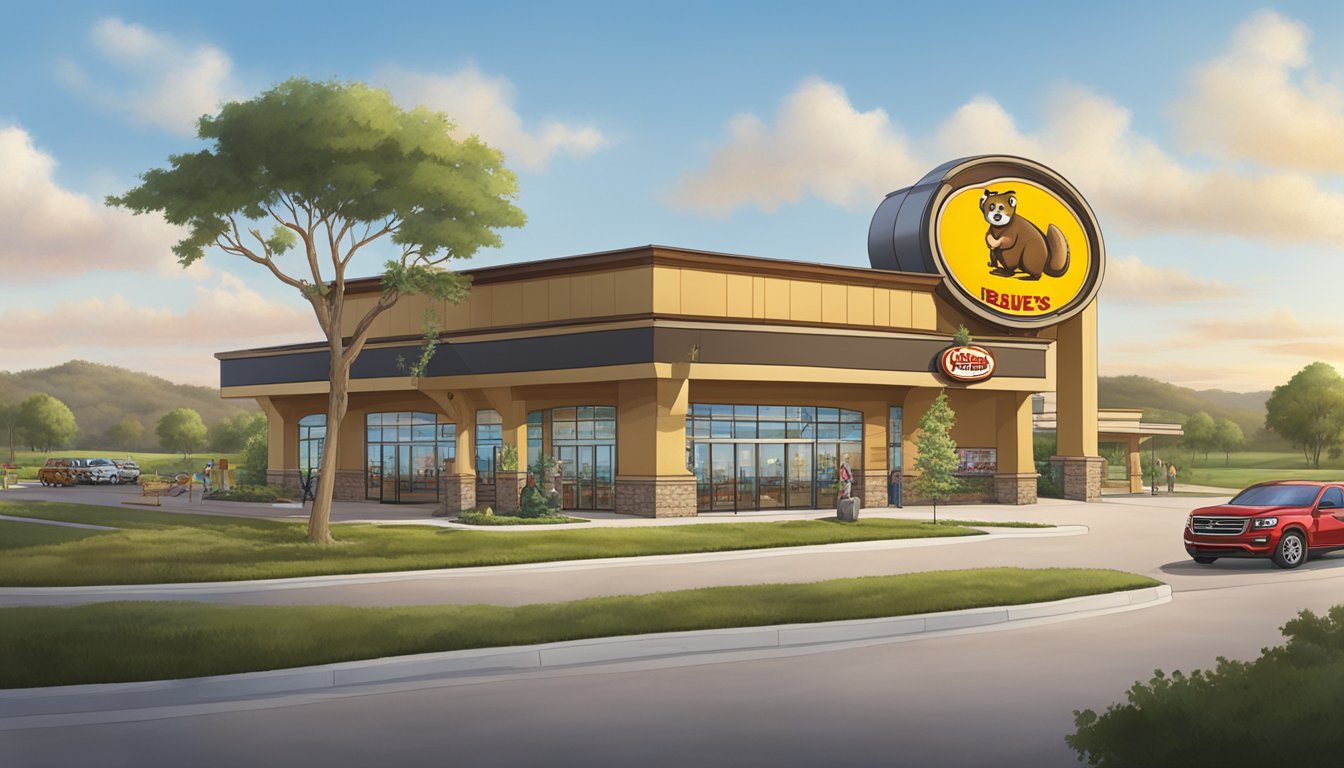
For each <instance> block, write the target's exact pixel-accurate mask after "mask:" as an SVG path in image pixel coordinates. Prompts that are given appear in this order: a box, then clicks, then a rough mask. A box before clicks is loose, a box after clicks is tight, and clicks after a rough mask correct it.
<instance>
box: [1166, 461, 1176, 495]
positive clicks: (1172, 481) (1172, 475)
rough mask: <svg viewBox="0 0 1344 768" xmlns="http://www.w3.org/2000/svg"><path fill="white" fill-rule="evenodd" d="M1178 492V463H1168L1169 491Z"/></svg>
mask: <svg viewBox="0 0 1344 768" xmlns="http://www.w3.org/2000/svg"><path fill="white" fill-rule="evenodd" d="M1175 492H1176V465H1175V464H1167V493H1175Z"/></svg>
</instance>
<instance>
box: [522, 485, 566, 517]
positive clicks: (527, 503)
mask: <svg viewBox="0 0 1344 768" xmlns="http://www.w3.org/2000/svg"><path fill="white" fill-rule="evenodd" d="M559 515H560V494H558V493H554V492H552V493H549V494H548V493H544V492H543V491H542V490H541V489H540V488H538V487H537V486H535V485H529V486H526V487H524V488H523V491H522V494H521V495H520V496H519V498H518V516H519V517H558V516H559Z"/></svg>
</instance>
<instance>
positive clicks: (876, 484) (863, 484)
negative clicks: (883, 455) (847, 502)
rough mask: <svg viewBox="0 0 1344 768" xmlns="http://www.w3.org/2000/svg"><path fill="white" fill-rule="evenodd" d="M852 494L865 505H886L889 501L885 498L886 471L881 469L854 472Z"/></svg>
mask: <svg viewBox="0 0 1344 768" xmlns="http://www.w3.org/2000/svg"><path fill="white" fill-rule="evenodd" d="M854 495H855V496H858V497H859V501H860V502H862V505H863V506H865V507H885V506H887V505H888V504H890V503H891V502H890V501H889V500H888V499H887V473H886V472H885V471H882V470H865V471H863V472H855V473H854Z"/></svg>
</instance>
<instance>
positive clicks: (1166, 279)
mask: <svg viewBox="0 0 1344 768" xmlns="http://www.w3.org/2000/svg"><path fill="white" fill-rule="evenodd" d="M1241 293H1242V291H1241V290H1240V289H1238V288H1234V287H1232V286H1231V285H1228V284H1227V283H1225V282H1223V281H1221V280H1209V279H1206V278H1201V277H1196V276H1194V275H1192V274H1190V273H1188V272H1185V271H1183V270H1181V269H1177V268H1176V267H1157V266H1153V265H1151V264H1147V263H1145V262H1144V261H1142V260H1140V259H1139V257H1137V256H1112V257H1110V258H1108V259H1107V261H1106V278H1105V280H1104V281H1102V285H1101V298H1102V299H1104V300H1106V301H1108V302H1109V301H1121V302H1129V303H1132V304H1178V303H1186V302H1195V301H1206V300H1209V299H1222V298H1227V297H1230V296H1238V295H1240V294H1241Z"/></svg>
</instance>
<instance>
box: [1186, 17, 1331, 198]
mask: <svg viewBox="0 0 1344 768" xmlns="http://www.w3.org/2000/svg"><path fill="white" fill-rule="evenodd" d="M1310 39H1311V31H1310V30H1309V29H1308V28H1307V26H1306V25H1305V24H1302V23H1300V22H1297V21H1293V20H1291V19H1288V18H1285V17H1284V16H1282V15H1280V14H1278V13H1276V12H1274V11H1268V10H1267V11H1261V12H1260V13H1257V14H1255V15H1254V16H1252V17H1251V18H1250V19H1248V20H1247V21H1246V22H1244V23H1243V24H1242V25H1241V26H1240V27H1238V28H1237V31H1236V33H1235V34H1234V35H1233V38H1232V41H1231V43H1230V44H1229V46H1228V48H1227V50H1226V51H1225V52H1224V53H1223V54H1222V55H1221V56H1219V57H1218V58H1216V59H1214V60H1212V61H1210V62H1209V63H1207V64H1206V65H1204V66H1202V67H1200V68H1198V69H1197V70H1196V71H1195V73H1194V75H1193V77H1192V78H1191V87H1190V92H1189V95H1188V96H1187V97H1186V98H1185V99H1183V100H1182V101H1181V102H1180V103H1179V104H1177V105H1176V106H1175V108H1174V110H1173V112H1174V115H1175V117H1176V123H1177V128H1178V130H1179V133H1180V136H1181V138H1182V140H1183V142H1184V145H1185V146H1186V147H1187V148H1188V149H1189V150H1190V151H1192V152H1201V153H1206V154H1209V155H1211V156H1214V157H1217V158H1219V159H1223V160H1233V161H1235V160H1251V161H1255V162H1259V163H1263V164H1265V165H1268V166H1272V167H1283V168H1295V169H1298V170H1304V171H1313V172H1319V171H1327V170H1328V171H1334V172H1339V171H1344V143H1341V142H1340V137H1341V136H1344V89H1341V88H1340V87H1339V85H1338V82H1333V83H1332V82H1330V81H1329V80H1328V79H1326V78H1325V77H1322V76H1321V75H1320V74H1319V73H1317V72H1315V71H1313V70H1311V69H1309V68H1308V65H1309V64H1310V61H1311V57H1310V55H1309V53H1308V50H1307V44H1308V42H1309V41H1310Z"/></svg>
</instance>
